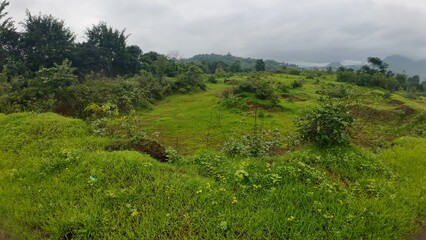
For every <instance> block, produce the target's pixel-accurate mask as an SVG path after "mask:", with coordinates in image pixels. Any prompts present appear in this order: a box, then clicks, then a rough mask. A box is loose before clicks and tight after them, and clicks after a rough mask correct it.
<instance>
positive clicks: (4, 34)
mask: <svg viewBox="0 0 426 240" xmlns="http://www.w3.org/2000/svg"><path fill="white" fill-rule="evenodd" d="M8 5H9V2H7V1H3V2H1V3H0V44H1V48H0V66H4V65H5V64H6V63H8V62H10V61H14V60H17V59H18V58H19V56H20V52H19V50H18V44H19V39H20V35H19V33H18V32H16V28H15V26H14V25H13V21H12V18H10V17H7V14H8V12H6V7H7V6H8ZM1 70H2V69H0V71H1Z"/></svg>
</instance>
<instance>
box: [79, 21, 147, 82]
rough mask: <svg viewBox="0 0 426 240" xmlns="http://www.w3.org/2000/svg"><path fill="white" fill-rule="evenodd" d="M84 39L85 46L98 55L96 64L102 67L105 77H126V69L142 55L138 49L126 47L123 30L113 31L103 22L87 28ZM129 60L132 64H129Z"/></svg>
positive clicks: (125, 37) (125, 36)
mask: <svg viewBox="0 0 426 240" xmlns="http://www.w3.org/2000/svg"><path fill="white" fill-rule="evenodd" d="M86 37H87V43H86V44H87V46H88V47H90V48H93V49H94V50H93V51H94V52H96V53H97V54H98V56H97V59H98V64H100V65H101V66H103V69H102V71H103V72H104V73H105V74H106V75H107V76H117V75H127V74H128V72H127V71H126V70H127V68H128V67H129V66H130V65H133V64H135V60H136V61H139V59H138V58H139V57H140V55H141V53H142V51H139V50H140V49H136V48H134V47H130V48H127V47H126V40H127V37H128V35H126V34H125V29H124V30H121V31H119V30H117V29H113V28H112V27H110V26H108V25H107V24H106V23H105V22H100V23H99V24H98V25H93V26H92V27H91V28H88V29H87V30H86ZM129 60H133V62H132V63H129ZM133 68H134V67H133Z"/></svg>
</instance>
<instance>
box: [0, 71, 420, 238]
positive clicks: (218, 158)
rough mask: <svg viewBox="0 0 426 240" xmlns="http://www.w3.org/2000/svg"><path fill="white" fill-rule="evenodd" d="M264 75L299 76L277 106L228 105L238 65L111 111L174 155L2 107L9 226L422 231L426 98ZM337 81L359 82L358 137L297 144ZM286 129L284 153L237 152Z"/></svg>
mask: <svg viewBox="0 0 426 240" xmlns="http://www.w3.org/2000/svg"><path fill="white" fill-rule="evenodd" d="M260 77H261V78H262V79H264V80H265V81H271V82H273V83H274V84H275V85H274V86H277V88H278V87H279V86H282V85H284V86H287V89H286V91H283V92H280V94H279V96H278V100H279V101H278V104H276V105H274V106H273V107H264V106H266V104H267V103H266V102H267V101H266V100H259V99H255V98H254V97H253V96H252V95H250V94H246V95H245V96H244V98H243V100H241V99H240V101H246V102H245V104H246V105H245V107H244V108H233V107H229V106H226V105H224V104H223V95H224V93H226V92H227V91H231V90H232V89H233V88H235V84H238V83H241V82H244V81H246V79H247V78H249V74H235V75H233V76H231V77H227V78H224V77H223V78H219V79H218V83H216V84H211V83H210V84H208V85H207V90H206V91H197V92H192V93H189V94H179V93H176V94H173V95H171V96H168V97H166V98H165V99H163V100H161V101H159V102H157V103H155V104H154V106H153V107H152V109H149V110H148V109H145V110H137V111H135V112H133V113H131V114H129V115H120V116H114V117H111V119H109V121H110V122H111V124H110V125H108V124H107V127H108V126H110V127H111V126H112V128H114V126H117V125H114V124H115V123H119V124H121V125H120V126H123V124H122V123H125V124H132V125H131V126H128V125H126V127H127V129H132V136H133V135H135V134H141V133H142V134H144V135H145V136H147V137H148V138H149V139H151V140H154V141H156V142H158V143H159V144H161V145H162V146H164V147H170V148H169V150H168V157H169V161H168V162H166V163H164V162H159V161H157V160H155V159H153V158H152V157H151V156H149V155H148V154H145V153H142V152H138V151H135V150H132V149H114V150H112V149H111V147H110V146H111V145H113V144H114V143H115V141H116V139H114V137H111V136H110V135H100V134H96V131H94V126H95V127H96V125H95V124H93V122H91V121H90V120H81V119H75V118H70V117H64V116H60V115H57V114H54V113H33V112H24V113H13V114H0V186H1V187H0V229H1V230H2V232H4V233H5V234H6V236H7V237H8V238H10V239H17V240H19V239H25V240H27V239H415V237H416V236H417V235H418V234H419V232H420V231H422V227H424V226H425V225H426V184H425V183H426V138H425V136H426V135H422V134H425V133H424V132H425V131H426V130H425V129H426V101H425V99H424V98H418V99H417V100H412V99H408V98H405V97H404V95H403V94H404V93H402V92H395V93H392V94H391V95H390V96H389V97H388V98H385V97H383V95H384V94H385V92H384V91H383V90H381V89H379V88H367V87H357V86H353V85H349V84H346V83H339V82H336V81H335V76H334V75H326V76H323V77H321V78H316V79H306V78H304V79H303V80H302V81H303V86H301V87H294V88H292V87H288V86H291V84H292V83H293V82H294V81H295V80H297V79H300V76H296V75H289V74H271V73H264V74H261V76H260ZM229 82H231V84H230V83H229ZM327 84H334V85H333V86H334V87H336V86H338V85H342V86H344V87H348V88H350V89H351V91H352V90H353V91H354V94H353V96H354V99H351V101H356V102H357V108H355V109H353V113H354V117H355V122H354V126H353V128H352V130H351V143H350V144H349V145H343V146H334V147H329V148H320V147H317V146H315V145H313V144H295V143H294V142H293V141H292V139H293V137H292V136H294V135H295V134H296V130H297V126H296V124H295V120H296V119H297V117H298V116H299V114H301V113H303V112H304V111H306V110H308V109H312V108H315V107H317V106H318V104H319V98H320V97H321V95H320V94H319V92H318V90H319V89H321V86H324V85H327ZM349 86H350V87H349ZM268 106H269V105H268ZM128 119H131V121H127V120H128ZM274 129H277V131H278V132H279V135H280V138H279V147H278V150H277V151H276V152H275V154H271V155H266V154H265V155H262V156H248V155H246V156H243V155H232V154H231V155H230V154H227V153H226V151H225V150H224V149H225V148H226V145H227V142H228V143H229V141H231V140H235V141H238V139H240V138H241V136H243V135H245V134H250V133H251V132H255V131H257V132H262V133H263V132H268V133H269V131H273V130H274ZM113 130H114V131H119V130H116V129H113ZM129 131H130V130H129ZM170 149H171V150H170Z"/></svg>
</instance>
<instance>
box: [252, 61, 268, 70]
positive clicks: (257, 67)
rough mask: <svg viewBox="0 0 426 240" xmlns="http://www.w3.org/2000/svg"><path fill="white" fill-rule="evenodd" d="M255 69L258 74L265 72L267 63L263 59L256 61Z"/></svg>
mask: <svg viewBox="0 0 426 240" xmlns="http://www.w3.org/2000/svg"><path fill="white" fill-rule="evenodd" d="M254 69H255V70H256V72H262V71H265V62H264V61H263V59H258V60H256V64H255V65H254Z"/></svg>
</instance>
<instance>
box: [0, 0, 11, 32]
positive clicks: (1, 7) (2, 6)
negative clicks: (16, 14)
mask: <svg viewBox="0 0 426 240" xmlns="http://www.w3.org/2000/svg"><path fill="white" fill-rule="evenodd" d="M7 6H9V2H7V1H6V0H4V1H3V2H1V3H0V20H1V19H2V18H4V17H6V15H7V14H8V12H5V10H6V7H7ZM0 29H1V30H3V29H14V27H13V21H12V18H11V17H8V18H6V19H5V20H3V21H2V22H1V23H0Z"/></svg>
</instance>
